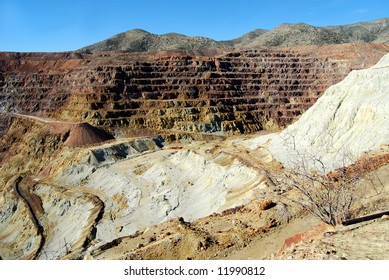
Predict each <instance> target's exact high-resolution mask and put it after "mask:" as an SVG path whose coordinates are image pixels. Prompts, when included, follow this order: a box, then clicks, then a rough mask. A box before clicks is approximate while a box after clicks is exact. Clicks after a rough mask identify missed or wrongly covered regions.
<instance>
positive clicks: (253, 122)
mask: <svg viewBox="0 0 389 280" xmlns="http://www.w3.org/2000/svg"><path fill="white" fill-rule="evenodd" d="M388 51H389V47H388V45H367V44H363V45H339V46H336V47H331V48H328V46H323V47H302V48H294V49H274V48H272V49H270V48H266V49H265V48H258V49H246V50H230V51H227V50H224V51H222V50H219V51H209V52H207V53H205V52H203V53H201V52H159V53H146V54H144V53H128V52H107V53H94V54H90V53H54V54H39V53H34V54H28V53H24V54H20V53H1V54H0V112H11V113H12V112H20V113H25V114H35V115H40V116H46V117H54V118H58V119H62V120H68V121H86V122H89V123H90V124H92V125H98V126H105V127H111V128H112V129H114V128H120V129H126V130H128V131H130V132H131V131H132V132H135V131H139V130H147V131H152V132H167V131H168V132H209V133H214V132H218V133H223V134H236V133H237V134H239V133H251V132H256V131H259V130H262V129H277V128H279V127H283V126H285V125H287V124H289V123H291V122H293V121H294V120H295V119H297V118H298V117H299V116H300V115H301V114H302V113H303V112H304V111H305V110H306V109H308V108H309V107H310V106H311V105H312V104H313V103H314V102H315V101H316V100H317V99H318V98H319V97H320V96H321V94H322V93H323V91H324V90H325V89H327V88H328V87H329V86H330V85H333V84H335V83H337V82H339V81H341V80H342V79H343V78H344V77H345V76H346V75H347V74H348V73H349V72H350V71H351V70H353V69H360V68H366V67H369V66H372V65H373V64H374V63H376V62H377V61H378V60H379V58H380V57H381V56H382V55H383V54H384V53H387V52H388ZM3 119H4V121H2V122H1V123H2V124H1V125H0V128H1V130H4V129H5V127H6V124H7V122H6V120H5V118H3Z"/></svg>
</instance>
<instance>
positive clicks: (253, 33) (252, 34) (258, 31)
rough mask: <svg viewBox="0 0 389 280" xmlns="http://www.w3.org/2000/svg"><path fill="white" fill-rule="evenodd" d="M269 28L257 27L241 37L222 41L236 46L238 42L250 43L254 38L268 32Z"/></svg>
mask: <svg viewBox="0 0 389 280" xmlns="http://www.w3.org/2000/svg"><path fill="white" fill-rule="evenodd" d="M268 31H269V30H266V29H255V30H253V31H251V32H249V33H246V34H244V35H242V36H240V37H239V38H236V39H232V40H226V41H220V42H222V43H224V44H227V45H228V46H231V47H233V46H236V45H238V44H247V43H250V42H251V41H252V40H253V39H255V38H257V37H259V36H261V35H263V34H265V33H266V32H268Z"/></svg>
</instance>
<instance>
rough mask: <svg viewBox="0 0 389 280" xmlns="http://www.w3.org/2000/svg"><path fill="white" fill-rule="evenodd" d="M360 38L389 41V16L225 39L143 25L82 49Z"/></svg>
mask: <svg viewBox="0 0 389 280" xmlns="http://www.w3.org/2000/svg"><path fill="white" fill-rule="evenodd" d="M360 42H364V43H389V18H383V19H378V20H374V21H370V22H359V23H354V24H348V25H341V26H325V27H315V26H311V25H308V24H305V23H297V24H290V23H284V24H281V25H279V26H277V27H275V28H273V29H272V30H265V29H255V30H253V31H251V32H249V33H246V34H244V35H242V36H241V37H239V38H236V39H232V40H224V41H215V40H212V39H209V38H205V37H198V36H185V35H182V34H177V33H168V34H164V35H156V34H152V33H149V32H147V31H144V30H141V29H134V30H130V31H127V32H124V33H120V34H117V35H115V36H113V37H111V38H109V39H107V40H104V41H101V42H99V43H96V44H93V45H90V46H87V47H85V48H82V49H81V50H82V51H86V50H88V51H92V52H99V51H114V50H126V51H132V52H147V51H160V50H200V49H212V48H225V47H254V46H280V47H293V46H300V45H324V44H342V43H360Z"/></svg>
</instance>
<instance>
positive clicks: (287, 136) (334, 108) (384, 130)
mask: <svg viewBox="0 0 389 280" xmlns="http://www.w3.org/2000/svg"><path fill="white" fill-rule="evenodd" d="M388 70H389V55H385V56H384V57H383V58H382V59H381V60H380V61H379V63H377V64H376V65H375V66H373V67H371V68H369V69H365V70H358V71H352V72H351V73H350V74H349V75H348V76H347V77H346V78H345V79H344V80H343V81H342V82H340V83H338V84H336V85H334V86H331V87H330V88H329V89H328V90H326V92H325V93H324V94H323V96H322V97H321V98H319V100H318V101H317V102H316V103H315V104H314V105H313V106H312V107H311V108H310V109H309V110H308V111H307V112H306V113H305V114H304V115H303V116H302V117H301V118H300V119H299V120H298V121H297V122H295V123H294V124H292V125H290V126H289V127H288V128H287V129H285V130H284V131H283V132H282V133H280V134H279V135H278V136H277V137H275V138H274V139H273V140H272V143H271V145H270V151H271V152H272V153H273V154H274V155H275V156H276V158H277V159H278V160H279V161H281V162H283V163H284V164H285V165H286V166H289V167H291V168H293V167H296V166H294V165H296V164H301V162H294V161H293V159H297V158H298V157H299V156H303V157H304V160H305V164H307V165H308V166H316V168H317V169H320V171H322V172H324V173H326V172H328V171H330V170H332V169H335V168H338V167H341V166H343V165H349V164H350V163H352V162H354V161H355V160H356V159H358V158H360V157H361V156H362V155H363V154H364V153H366V152H369V151H374V150H379V149H380V148H381V147H382V146H385V145H386V146H387V145H389V119H388V116H387V112H388V111H389V94H388V93H389V92H388V88H387V86H386V85H387V83H388V81H389V71H388ZM291 155H294V156H292V157H291ZM319 161H320V165H321V164H323V165H324V166H325V167H326V168H325V170H321V168H319V167H320V166H319V165H318V164H319ZM315 162H316V163H315Z"/></svg>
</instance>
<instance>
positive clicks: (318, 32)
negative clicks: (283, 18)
mask: <svg viewBox="0 0 389 280" xmlns="http://www.w3.org/2000/svg"><path fill="white" fill-rule="evenodd" d="M347 41H348V38H347V36H344V35H343V34H341V33H336V32H332V31H329V30H326V29H323V28H320V27H314V26H311V25H308V24H305V23H298V24H288V23H284V24H281V25H279V26H277V27H275V28H274V29H272V30H270V31H268V32H266V33H264V34H262V35H260V36H258V37H256V38H253V39H252V40H251V41H246V42H243V43H241V44H239V45H243V46H280V47H292V46H298V45H323V44H341V43H346V42H347Z"/></svg>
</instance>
